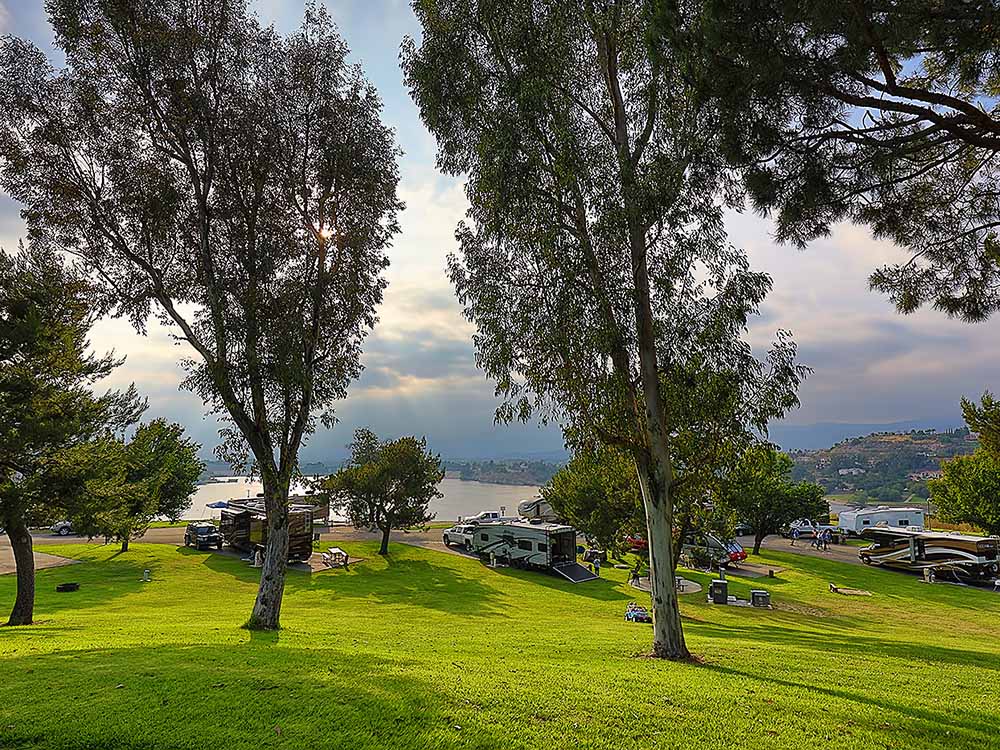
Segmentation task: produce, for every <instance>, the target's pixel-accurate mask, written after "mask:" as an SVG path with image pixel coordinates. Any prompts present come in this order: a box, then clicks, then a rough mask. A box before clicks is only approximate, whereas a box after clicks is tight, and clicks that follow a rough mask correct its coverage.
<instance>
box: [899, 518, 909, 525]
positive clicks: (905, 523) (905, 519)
mask: <svg viewBox="0 0 1000 750" xmlns="http://www.w3.org/2000/svg"><path fill="white" fill-rule="evenodd" d="M899 525H900V526H909V525H910V519H909V518H903V519H900V521H899Z"/></svg>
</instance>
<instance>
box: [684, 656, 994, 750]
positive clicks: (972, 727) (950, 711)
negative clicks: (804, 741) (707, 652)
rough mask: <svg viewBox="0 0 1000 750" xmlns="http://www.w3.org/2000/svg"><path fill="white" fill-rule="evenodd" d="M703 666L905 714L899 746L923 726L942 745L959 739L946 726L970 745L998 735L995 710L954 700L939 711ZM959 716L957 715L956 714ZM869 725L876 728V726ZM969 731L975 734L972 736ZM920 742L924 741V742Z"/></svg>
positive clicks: (991, 740)
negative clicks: (946, 732) (963, 705)
mask: <svg viewBox="0 0 1000 750" xmlns="http://www.w3.org/2000/svg"><path fill="white" fill-rule="evenodd" d="M703 668H704V669H709V670H711V671H713V672H721V673H723V674H727V675H731V676H733V677H739V678H743V679H749V680H754V681H760V682H765V683H768V684H770V685H775V686H778V687H782V688H792V689H797V690H804V691H808V692H811V693H816V694H818V695H822V696H826V697H829V698H837V699H839V700H843V701H848V702H852V703H859V704H864V705H867V706H872V707H874V708H879V709H882V710H885V711H893V712H895V713H897V714H901V715H903V716H906V717H908V719H909V720H908V721H903V722H901V723H899V724H898V725H894V726H893V733H894V737H895V739H896V740H897V741H898V742H900V743H901V744H899V745H896V746H897V747H904V748H907V747H915V746H917V745H918V743H917V742H916V741H907V740H905V739H904V738H902V737H900V736H899V735H900V734H911V735H913V736H914V738H917V737H919V736H920V734H919V733H918V732H916V731H914V730H916V729H918V728H922V729H923V730H924V732H925V733H926V734H927V735H929V736H935V737H937V738H938V739H939V742H940V744H939V745H938V747H942V748H943V747H951V746H952V743H953V741H954V739H957V738H949V739H945V737H944V736H943V734H944V731H943V730H944V729H945V728H946V727H947V728H950V729H951V730H952V732H953V733H954V734H956V735H965V739H966V742H967V744H968V745H969V746H979V747H991V746H992V745H993V743H994V741H995V739H996V731H997V723H996V715H995V714H990V713H986V712H982V711H970V710H968V709H964V708H959V707H957V706H955V705H954V704H953V703H949V704H948V706H947V709H946V710H944V711H936V710H933V709H930V708H927V707H926V706H923V705H921V706H916V705H910V704H904V703H900V702H898V701H893V700H888V699H880V698H878V697H876V696H873V695H871V694H869V693H856V692H852V691H849V690H843V689H840V688H836V687H825V686H822V685H817V684H816V683H803V682H794V681H792V680H782V679H780V678H777V677H768V676H766V675H762V674H760V673H758V672H749V671H746V672H745V671H742V670H739V669H734V668H732V667H724V666H721V665H718V664H705V665H704V666H703ZM956 716H957V717H958V718H956ZM920 725H923V726H920ZM870 728H873V729H874V728H876V727H870ZM970 734H971V735H972V736H970ZM894 744H895V743H894ZM919 744H921V745H923V743H919Z"/></svg>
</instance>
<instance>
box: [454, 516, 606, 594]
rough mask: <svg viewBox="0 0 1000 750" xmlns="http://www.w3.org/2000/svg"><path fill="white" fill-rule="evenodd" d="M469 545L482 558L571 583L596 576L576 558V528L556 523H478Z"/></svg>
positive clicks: (590, 579)
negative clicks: (542, 571)
mask: <svg viewBox="0 0 1000 750" xmlns="http://www.w3.org/2000/svg"><path fill="white" fill-rule="evenodd" d="M472 549H473V550H474V551H475V552H476V554H478V555H479V557H480V559H482V561H483V562H491V561H496V562H498V563H500V564H501V565H510V566H513V567H517V568H535V569H537V570H548V571H551V572H553V573H556V574H557V575H560V576H562V577H563V578H565V579H566V580H568V581H571V582H573V583H582V582H583V581H592V580H595V579H596V578H597V576H595V575H594V574H593V573H591V572H590V571H589V570H587V568H585V567H583V566H582V565H580V563H578V562H577V561H576V529H574V528H573V527H572V526H563V525H562V524H557V523H531V522H529V521H499V522H497V523H481V524H479V525H478V526H477V527H476V531H475V533H474V534H473V536H472Z"/></svg>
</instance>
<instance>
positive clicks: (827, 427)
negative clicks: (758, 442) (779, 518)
mask: <svg viewBox="0 0 1000 750" xmlns="http://www.w3.org/2000/svg"><path fill="white" fill-rule="evenodd" d="M961 423H962V420H961V418H960V417H956V418H954V419H915V420H910V421H907V422H889V423H847V422H817V423H815V424H803V425H795V424H783V423H781V422H777V423H775V424H773V425H771V426H770V427H769V429H768V439H769V440H770V441H771V442H772V443H775V444H776V445H779V446H780V447H781V449H782V450H783V451H797V450H807V451H809V450H819V449H821V448H829V447H830V446H831V445H834V444H836V443H839V442H841V441H842V440H846V439H847V438H853V437H861V436H864V435H871V434H874V433H877V432H895V433H907V432H910V431H911V430H936V431H938V432H946V431H948V430H950V429H952V428H954V427H956V426H957V425H960V424H961Z"/></svg>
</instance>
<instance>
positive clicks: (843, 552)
mask: <svg viewBox="0 0 1000 750" xmlns="http://www.w3.org/2000/svg"><path fill="white" fill-rule="evenodd" d="M378 538H379V534H378V533H372V532H370V531H364V530H359V529H353V528H351V527H349V526H338V527H335V528H333V529H331V530H330V531H325V532H323V533H322V535H321V537H320V539H321V540H322V541H324V542H332V543H336V542H358V541H366V542H370V541H377V540H378ZM4 539H6V537H4ZM101 541H103V540H100V539H94V540H90V539H87V538H86V537H81V536H72V535H71V536H58V535H56V534H50V533H49V532H48V531H45V532H39V533H38V534H37V535H35V536H34V542H35V546H36V547H38V546H43V545H46V544H94V543H99V542H101ZM139 541H142V542H147V543H152V544H172V545H175V546H180V545H182V544H184V529H183V527H172V528H165V529H150V530H149V531H147V532H146V535H145V536H143V537H142V539H140V540H139ZM390 541H391V543H399V542H403V543H405V544H414V545H416V546H418V547H426V548H428V549H434V550H437V551H439V552H451V553H453V554H456V555H458V554H462V553H461V552H460V551H459V550H457V549H454V548H452V547H446V546H445V545H444V543H443V542H442V541H441V530H440V529H429V530H428V531H410V532H402V531H394V532H393V533H392V539H391V540H390ZM739 542H740V544H742V545H743V547H744V548H745V549H746V550H747V551H749V550H750V549H752V548H753V537H746V536H745V537H740V538H739ZM762 547H763V548H764V549H768V550H776V551H780V552H794V553H797V554H800V555H811V556H813V557H822V558H825V559H828V560H837V561H839V562H845V563H851V564H853V565H860V564H861V561H860V560H859V559H858V548H857V547H855V546H853V545H849V544H831V545H830V547H829V548H828V549H827V551H826V552H821V551H817V550H815V549H810V548H809V540H807V539H799V540H798V542H796V543H795V545H794V546H793V545H792V540H791V539H783V538H782V537H780V536H769V537H767V538H766V539H765V540H764V544H763V545H762Z"/></svg>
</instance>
